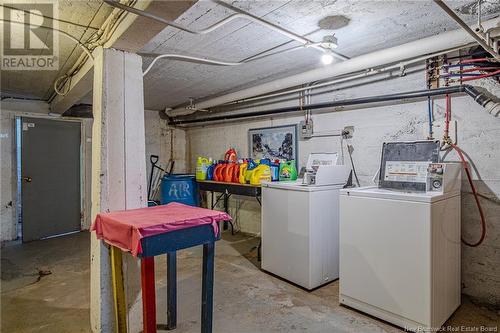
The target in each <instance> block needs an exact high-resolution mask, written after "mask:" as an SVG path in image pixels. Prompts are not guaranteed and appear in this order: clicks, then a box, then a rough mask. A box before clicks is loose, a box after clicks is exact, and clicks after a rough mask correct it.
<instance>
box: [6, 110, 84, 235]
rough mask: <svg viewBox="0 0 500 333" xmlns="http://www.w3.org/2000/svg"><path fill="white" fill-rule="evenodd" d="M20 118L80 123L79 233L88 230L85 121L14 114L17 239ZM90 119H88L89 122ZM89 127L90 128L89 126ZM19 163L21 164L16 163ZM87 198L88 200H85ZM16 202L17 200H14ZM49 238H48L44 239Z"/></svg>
mask: <svg viewBox="0 0 500 333" xmlns="http://www.w3.org/2000/svg"><path fill="white" fill-rule="evenodd" d="M22 118H40V119H49V120H55V121H65V122H76V123H80V231H81V230H86V229H88V228H89V226H87V225H86V223H85V221H86V220H87V218H90V217H89V216H88V214H89V213H90V212H87V209H86V208H87V206H89V205H86V203H87V202H89V200H90V191H89V193H87V191H86V187H87V186H86V184H87V181H90V179H88V177H87V174H88V175H90V174H91V173H90V167H91V162H92V161H91V160H90V161H86V159H85V156H86V155H87V153H88V150H89V149H90V150H91V149H92V147H91V146H90V147H87V145H86V143H87V140H86V135H85V134H86V131H85V130H86V126H85V125H86V120H87V119H85V118H71V117H62V116H61V117H55V116H50V115H44V114H38V113H29V112H19V113H16V115H15V120H14V133H15V137H16V150H15V154H14V159H13V160H15V165H16V182H15V183H16V185H15V188H16V198H19V200H20V201H19V202H18V203H17V204H16V229H17V239H22V224H21V226H20V225H19V219H22V216H21V214H22V204H23V203H22V189H21V188H20V187H19V184H20V181H21V179H20V177H21V174H20V172H18V171H19V170H18V168H21V167H22V161H18V158H19V157H20V156H21V154H20V153H19V152H18V148H19V147H21V149H22V141H21V142H18V140H19V139H21V140H22V125H21V128H18V126H17V121H18V120H17V119H20V121H21V123H22ZM90 120H91V119H89V121H90ZM89 126H91V125H90V124H89ZM18 131H21V133H18ZM18 162H21V163H18ZM87 197H88V198H87ZM16 201H17V200H16ZM46 238H50V237H46Z"/></svg>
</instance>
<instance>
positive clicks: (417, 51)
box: [166, 17, 500, 117]
mask: <svg viewBox="0 0 500 333" xmlns="http://www.w3.org/2000/svg"><path fill="white" fill-rule="evenodd" d="M499 25H500V18H498V17H497V18H495V19H491V20H488V21H485V22H483V26H484V28H485V29H490V28H496V27H498V26H499ZM473 41H474V40H473V38H472V37H471V36H470V35H469V34H467V33H465V32H464V31H463V30H462V29H458V30H453V31H448V32H444V33H442V34H439V35H434V36H431V37H427V38H422V39H419V40H416V41H413V42H410V43H405V44H402V45H399V46H394V47H390V48H387V49H383V50H379V51H375V52H371V53H368V54H364V55H361V56H358V57H355V58H352V59H349V60H346V61H343V62H341V63H336V64H332V65H330V66H325V67H321V68H316V69H313V70H310V71H307V72H304V73H300V74H296V75H292V76H288V77H285V78H281V79H278V80H274V81H271V82H268V83H264V84H260V85H257V86H253V87H250V88H247V89H243V90H239V91H236V92H233V93H229V94H225V95H221V96H218V97H214V98H210V99H207V100H204V101H200V102H196V103H195V106H196V108H197V109H208V108H211V107H214V106H218V105H222V104H227V103H229V102H234V101H237V100H242V99H245V98H250V97H254V96H259V95H263V94H267V93H270V92H275V91H279V90H284V89H287V88H291V87H297V86H300V85H302V84H306V83H309V82H315V81H321V80H328V79H332V78H333V77H337V76H341V75H346V74H350V73H355V72H359V71H362V70H367V69H370V68H377V67H380V66H386V65H390V64H394V63H397V62H401V61H404V60H408V59H412V58H416V57H420V56H424V55H428V54H431V53H435V52H439V51H443V50H447V49H452V48H456V47H460V46H462V45H466V44H468V43H471V42H473ZM167 110H168V109H167ZM195 111H196V110H189V109H188V110H186V107H185V106H181V107H175V108H173V109H171V110H168V111H166V112H167V114H168V115H169V116H170V117H175V116H180V115H186V114H191V113H193V112H195Z"/></svg>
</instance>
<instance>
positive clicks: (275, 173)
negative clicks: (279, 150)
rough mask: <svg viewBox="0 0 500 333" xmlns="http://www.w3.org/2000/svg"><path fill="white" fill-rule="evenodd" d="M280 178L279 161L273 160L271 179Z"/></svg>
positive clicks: (276, 179)
mask: <svg viewBox="0 0 500 333" xmlns="http://www.w3.org/2000/svg"><path fill="white" fill-rule="evenodd" d="M279 179H280V161H279V160H274V161H272V162H271V181H273V182H275V181H278V180H279Z"/></svg>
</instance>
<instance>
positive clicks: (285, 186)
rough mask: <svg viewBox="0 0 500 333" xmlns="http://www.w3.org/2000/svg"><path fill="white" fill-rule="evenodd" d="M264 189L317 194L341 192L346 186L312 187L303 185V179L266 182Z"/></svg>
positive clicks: (263, 185) (263, 184)
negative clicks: (317, 192) (329, 191)
mask: <svg viewBox="0 0 500 333" xmlns="http://www.w3.org/2000/svg"><path fill="white" fill-rule="evenodd" d="M262 187H263V188H265V187H268V188H277V189H282V190H289V191H302V192H315V191H328V190H339V189H342V188H343V187H344V184H336V185H320V186H311V185H304V184H302V179H299V180H297V181H291V182H283V181H282V182H265V183H262Z"/></svg>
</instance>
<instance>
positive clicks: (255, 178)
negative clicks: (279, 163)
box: [250, 164, 271, 185]
mask: <svg viewBox="0 0 500 333" xmlns="http://www.w3.org/2000/svg"><path fill="white" fill-rule="evenodd" d="M263 181H267V182H270V181H271V167H270V166H269V165H266V164H259V165H258V166H257V167H256V168H255V169H253V170H252V172H251V176H250V184H251V185H260V184H261V183H262V182H263Z"/></svg>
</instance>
